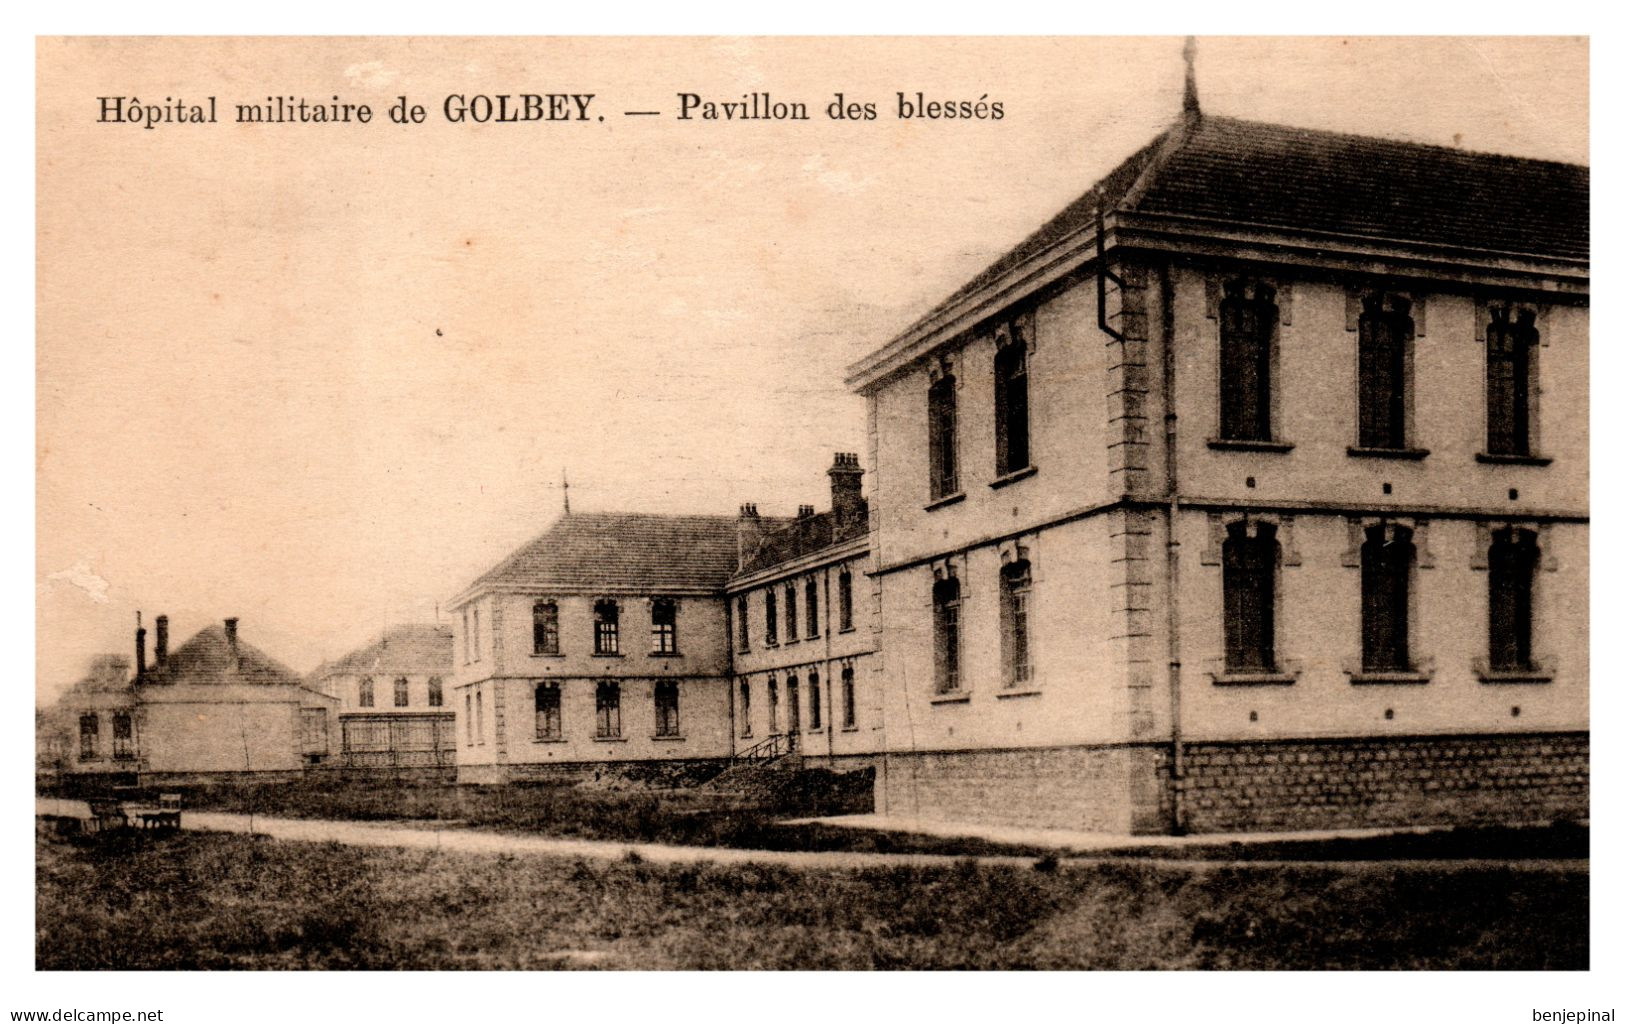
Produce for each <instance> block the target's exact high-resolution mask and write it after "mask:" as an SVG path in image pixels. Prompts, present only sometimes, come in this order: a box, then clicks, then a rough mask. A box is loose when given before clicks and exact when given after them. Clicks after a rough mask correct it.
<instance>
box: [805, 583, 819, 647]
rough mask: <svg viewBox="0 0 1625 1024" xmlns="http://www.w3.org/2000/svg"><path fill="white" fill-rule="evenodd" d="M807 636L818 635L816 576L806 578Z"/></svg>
mask: <svg viewBox="0 0 1625 1024" xmlns="http://www.w3.org/2000/svg"><path fill="white" fill-rule="evenodd" d="M806 591H807V636H808V637H809V638H811V637H815V636H817V635H818V577H816V576H812V577H809V578H808V580H807V586H806Z"/></svg>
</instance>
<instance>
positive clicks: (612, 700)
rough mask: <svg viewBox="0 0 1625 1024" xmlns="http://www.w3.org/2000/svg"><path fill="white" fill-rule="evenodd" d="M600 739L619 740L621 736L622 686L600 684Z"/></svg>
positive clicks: (617, 684)
mask: <svg viewBox="0 0 1625 1024" xmlns="http://www.w3.org/2000/svg"><path fill="white" fill-rule="evenodd" d="M597 703H598V738H599V739H605V740H607V739H618V738H619V737H620V735H621V684H619V683H599V684H598V702H597Z"/></svg>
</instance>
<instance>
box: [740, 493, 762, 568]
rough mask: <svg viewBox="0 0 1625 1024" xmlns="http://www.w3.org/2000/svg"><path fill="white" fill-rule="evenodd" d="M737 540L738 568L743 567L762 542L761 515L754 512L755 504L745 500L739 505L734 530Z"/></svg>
mask: <svg viewBox="0 0 1625 1024" xmlns="http://www.w3.org/2000/svg"><path fill="white" fill-rule="evenodd" d="M735 534H736V536H737V537H738V541H739V565H738V568H739V569H743V568H744V567H745V563H747V562H749V561H750V560H751V558H752V557H754V556H755V554H756V549H757V548H758V547H760V546H761V543H762V517H761V516H759V515H757V514H756V505H755V503H753V502H747V503H746V504H744V505H741V506H739V524H738V527H737V529H736V530H735Z"/></svg>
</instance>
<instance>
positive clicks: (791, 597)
mask: <svg viewBox="0 0 1625 1024" xmlns="http://www.w3.org/2000/svg"><path fill="white" fill-rule="evenodd" d="M796 634H797V630H796V585H795V584H794V583H793V582H792V583H786V584H785V585H784V639H786V640H794V639H796Z"/></svg>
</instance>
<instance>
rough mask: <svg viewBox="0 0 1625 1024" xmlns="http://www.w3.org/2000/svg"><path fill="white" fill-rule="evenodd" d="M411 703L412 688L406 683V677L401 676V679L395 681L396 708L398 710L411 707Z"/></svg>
mask: <svg viewBox="0 0 1625 1024" xmlns="http://www.w3.org/2000/svg"><path fill="white" fill-rule="evenodd" d="M411 702H412V693H411V688H410V687H409V686H408V684H407V682H406V677H405V676H401V677H400V678H399V679H397V680H395V706H396V707H398V708H404V707H407V706H409V705H410V704H411Z"/></svg>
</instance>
